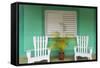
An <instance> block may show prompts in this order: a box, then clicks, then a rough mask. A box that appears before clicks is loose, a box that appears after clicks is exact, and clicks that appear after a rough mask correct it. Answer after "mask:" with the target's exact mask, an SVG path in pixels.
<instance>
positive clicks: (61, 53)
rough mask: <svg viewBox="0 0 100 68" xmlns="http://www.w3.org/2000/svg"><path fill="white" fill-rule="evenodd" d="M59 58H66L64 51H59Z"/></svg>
mask: <svg viewBox="0 0 100 68" xmlns="http://www.w3.org/2000/svg"><path fill="white" fill-rule="evenodd" d="M59 60H64V52H62V51H61V52H59Z"/></svg>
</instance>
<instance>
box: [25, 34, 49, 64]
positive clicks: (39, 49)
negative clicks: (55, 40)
mask: <svg viewBox="0 0 100 68" xmlns="http://www.w3.org/2000/svg"><path fill="white" fill-rule="evenodd" d="M47 43H48V37H47V36H37V37H36V36H34V37H33V44H34V49H33V50H27V52H26V55H27V59H28V63H34V62H37V61H42V60H47V61H48V62H50V50H49V49H48V48H47ZM32 51H33V52H34V56H33V57H32Z"/></svg>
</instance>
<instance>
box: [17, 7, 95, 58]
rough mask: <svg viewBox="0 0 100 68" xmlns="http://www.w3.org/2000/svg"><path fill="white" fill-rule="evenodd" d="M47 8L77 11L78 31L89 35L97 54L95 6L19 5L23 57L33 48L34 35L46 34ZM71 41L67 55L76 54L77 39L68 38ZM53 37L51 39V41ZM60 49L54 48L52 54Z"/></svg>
mask: <svg viewBox="0 0 100 68" xmlns="http://www.w3.org/2000/svg"><path fill="white" fill-rule="evenodd" d="M45 10H64V11H69V10H71V11H76V12H77V23H78V24H77V31H78V32H77V33H78V35H88V36H89V46H91V47H92V48H93V53H94V54H95V50H96V49H95V48H96V47H95V46H96V20H95V17H96V10H95V9H93V8H89V9H88V8H73V7H57V6H35V5H34V6H33V5H20V6H19V23H20V24H19V54H20V56H21V57H23V56H25V55H26V50H27V49H33V41H32V38H33V35H44V30H45V28H44V27H45V26H44V25H45V22H44V11H45ZM67 41H68V42H69V43H68V44H67V45H68V46H67V48H65V55H74V46H75V45H76V42H75V41H76V40H75V39H68V40H67ZM50 42H51V39H49V43H50ZM57 55H58V50H57V49H53V50H52V51H51V56H57Z"/></svg>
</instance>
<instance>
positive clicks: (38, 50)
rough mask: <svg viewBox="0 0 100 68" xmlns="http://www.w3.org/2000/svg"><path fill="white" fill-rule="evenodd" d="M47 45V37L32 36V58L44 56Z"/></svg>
mask: <svg viewBox="0 0 100 68" xmlns="http://www.w3.org/2000/svg"><path fill="white" fill-rule="evenodd" d="M47 43H48V37H47V36H33V44H34V50H35V55H34V56H37V57H38V56H45V55H47V50H48V49H47Z"/></svg>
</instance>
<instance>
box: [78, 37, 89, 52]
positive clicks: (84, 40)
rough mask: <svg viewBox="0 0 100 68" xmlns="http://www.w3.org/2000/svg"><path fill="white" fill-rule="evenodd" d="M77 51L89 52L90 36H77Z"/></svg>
mask: <svg viewBox="0 0 100 68" xmlns="http://www.w3.org/2000/svg"><path fill="white" fill-rule="evenodd" d="M77 51H78V52H80V53H87V52H88V36H77Z"/></svg>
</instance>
